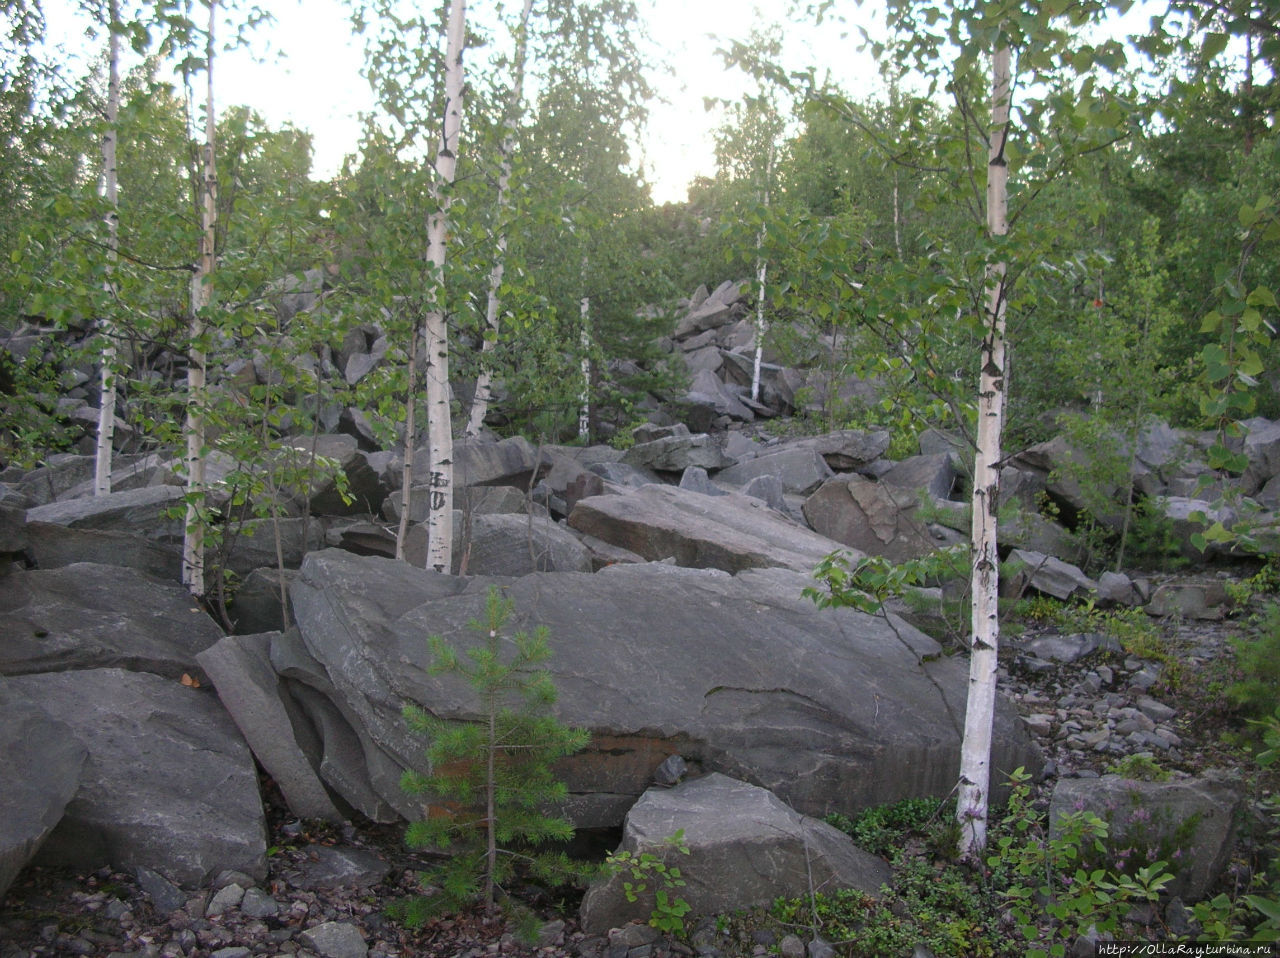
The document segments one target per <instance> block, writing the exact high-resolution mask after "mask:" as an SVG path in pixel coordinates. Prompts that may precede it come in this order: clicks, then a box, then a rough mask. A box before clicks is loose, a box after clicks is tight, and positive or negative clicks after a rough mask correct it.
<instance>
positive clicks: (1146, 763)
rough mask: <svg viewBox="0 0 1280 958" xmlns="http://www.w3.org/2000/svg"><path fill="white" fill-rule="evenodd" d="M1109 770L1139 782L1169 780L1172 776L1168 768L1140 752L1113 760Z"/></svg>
mask: <svg viewBox="0 0 1280 958" xmlns="http://www.w3.org/2000/svg"><path fill="white" fill-rule="evenodd" d="M1107 771H1108V772H1113V773H1115V774H1116V775H1119V776H1120V777H1121V778H1130V779H1133V780H1135V781H1139V782H1167V781H1169V777H1170V776H1169V771H1168V769H1166V768H1162V767H1161V765H1160V763H1159V762H1157V761H1156V760H1155V759H1154V758H1152V757H1151V756H1150V755H1143V754H1142V753H1140V752H1137V753H1134V754H1133V755H1126V756H1125V757H1124V758H1122V759H1119V760H1118V761H1116V762H1113V763H1112V764H1111V765H1110V766H1108V768H1107Z"/></svg>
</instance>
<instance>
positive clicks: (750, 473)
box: [716, 444, 834, 496]
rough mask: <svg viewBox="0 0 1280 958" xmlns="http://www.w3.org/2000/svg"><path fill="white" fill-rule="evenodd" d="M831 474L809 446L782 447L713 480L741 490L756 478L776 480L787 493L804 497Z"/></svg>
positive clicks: (726, 469)
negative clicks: (740, 487) (774, 478)
mask: <svg viewBox="0 0 1280 958" xmlns="http://www.w3.org/2000/svg"><path fill="white" fill-rule="evenodd" d="M833 475H834V473H833V472H832V471H831V467H830V466H828V465H827V463H826V460H825V459H823V458H822V455H821V454H820V453H819V452H818V450H817V449H816V448H815V447H814V446H813V445H812V444H807V445H803V446H786V447H784V448H782V449H779V450H777V451H772V452H767V453H764V454H763V455H759V456H756V457H755V458H753V459H747V460H745V461H743V462H739V463H737V464H736V465H732V466H729V467H727V468H725V469H722V470H720V472H719V473H717V474H716V479H717V480H719V481H720V482H726V483H728V484H729V485H733V486H745V485H746V484H747V483H748V482H750V481H751V480H752V479H756V478H758V477H760V476H777V477H778V479H780V480H781V481H782V487H783V489H784V490H786V491H787V492H794V493H797V494H799V495H806V496H807V495H808V494H809V493H811V492H813V491H814V490H815V489H817V488H818V486H820V485H822V483H824V482H826V481H827V480H828V479H830V478H831V477H832V476H833Z"/></svg>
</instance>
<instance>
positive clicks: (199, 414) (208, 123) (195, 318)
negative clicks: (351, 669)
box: [182, 0, 218, 596]
mask: <svg viewBox="0 0 1280 958" xmlns="http://www.w3.org/2000/svg"><path fill="white" fill-rule="evenodd" d="M208 3H209V20H208V27H207V32H206V34H205V62H204V71H205V97H204V114H203V115H204V144H203V145H202V147H201V149H200V160H201V162H200V170H199V179H198V182H199V184H200V197H199V208H200V257H199V259H198V260H197V261H196V267H195V269H194V270H193V271H192V274H191V326H190V333H189V335H190V346H189V347H188V352H187V415H186V426H185V429H184V432H185V434H186V447H187V450H186V467H187V492H186V502H187V512H186V533H185V535H184V536H183V540H182V581H183V584H184V585H185V586H186V587H187V589H188V590H189V591H190V592H191V594H192V595H197V596H200V595H204V593H205V581H204V572H205V568H204V529H205V522H206V510H207V503H206V490H205V462H206V459H205V406H206V405H207V402H208V397H207V390H206V378H207V359H206V355H205V346H204V342H205V324H206V319H207V314H208V311H209V309H210V306H211V303H212V299H213V274H214V269H215V263H216V260H215V243H216V231H217V221H218V167H217V146H216V144H217V112H216V111H215V109H214V102H213V90H214V87H213V60H214V36H215V27H216V24H217V10H218V3H217V0H208Z"/></svg>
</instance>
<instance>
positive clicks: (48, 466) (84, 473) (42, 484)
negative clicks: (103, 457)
mask: <svg viewBox="0 0 1280 958" xmlns="http://www.w3.org/2000/svg"><path fill="white" fill-rule="evenodd" d="M94 468H95V459H94V457H93V456H77V455H73V454H71V453H65V452H60V453H55V454H53V455H52V456H50V457H49V458H48V459H47V460H45V464H44V465H43V466H39V467H37V468H35V469H31V470H29V471H27V472H25V473H22V474H21V475H20V476H19V477H18V478H17V480H16V482H15V487H16V489H17V491H18V493H19V494H20V495H22V496H23V497H25V498H26V499H28V500H30V502H31V504H32V505H33V506H42V505H46V504H47V503H50V502H53V501H54V500H56V499H60V498H62V496H63V495H65V494H66V493H67V492H68V491H69V490H71V489H73V488H75V487H76V486H78V485H80V484H81V483H84V482H89V481H91V480H92V479H93V473H94Z"/></svg>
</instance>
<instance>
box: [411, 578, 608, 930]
mask: <svg viewBox="0 0 1280 958" xmlns="http://www.w3.org/2000/svg"><path fill="white" fill-rule="evenodd" d="M512 611H513V606H512V603H511V601H510V600H509V599H505V598H504V597H503V596H502V594H501V592H500V591H499V590H498V589H497V588H496V587H491V588H490V589H489V592H488V595H487V597H486V601H485V611H484V617H483V618H482V619H478V620H475V621H473V622H472V623H471V628H472V629H473V630H475V631H476V632H478V633H479V634H480V635H481V636H482V637H483V639H484V641H483V643H482V644H481V645H479V646H476V647H474V648H471V649H468V650H466V652H465V653H464V654H463V655H461V656H460V655H459V654H458V652H457V651H456V650H455V649H454V648H453V647H452V646H450V645H449V644H448V643H446V642H445V640H444V639H443V638H441V637H440V636H432V637H431V640H430V642H431V651H432V657H433V664H432V669H431V671H432V673H433V674H439V675H444V674H453V675H457V676H460V677H461V678H463V679H464V680H465V681H466V683H467V684H468V685H469V686H470V687H471V689H472V691H473V692H474V693H475V696H476V700H477V705H478V711H479V714H480V719H479V721H476V722H457V721H448V720H444V719H440V718H437V717H435V716H433V715H431V714H429V713H427V712H425V711H423V710H422V709H419V708H416V707H414V706H408V707H406V709H405V719H406V721H408V722H409V724H410V725H411V727H412V728H413V729H414V730H415V731H418V732H421V733H422V734H424V735H427V736H428V737H429V738H430V745H429V746H428V747H427V753H426V757H427V760H428V762H429V764H430V767H431V769H432V772H430V773H429V774H425V775H424V774H420V773H416V772H407V773H405V776H404V779H403V781H402V783H401V784H402V787H403V788H404V789H405V791H406V792H409V793H410V794H412V795H421V796H424V797H425V798H426V800H427V801H428V802H429V803H430V811H429V813H428V816H427V818H426V819H424V820H421V821H416V822H413V823H412V824H411V825H410V826H409V828H408V830H407V832H406V835H405V839H406V841H407V842H408V843H409V844H410V845H411V846H412V847H414V848H427V849H432V850H435V851H439V852H444V853H447V854H448V855H449V858H448V859H447V860H446V861H445V862H444V863H443V864H441V865H439V866H436V867H434V868H432V869H430V870H429V871H428V872H427V876H428V880H429V881H430V882H432V883H433V884H435V885H436V886H437V887H438V891H437V893H436V894H434V895H431V896H429V897H425V896H424V897H419V898H415V899H412V900H410V901H409V902H406V903H405V904H404V905H403V906H401V908H400V910H399V914H400V915H402V916H403V917H404V918H405V920H407V921H409V922H410V923H420V922H422V921H423V920H425V919H426V918H427V917H430V916H431V915H433V914H437V913H439V911H441V910H447V909H456V908H459V907H461V906H463V905H466V904H470V903H473V902H475V901H477V900H479V901H481V902H482V903H483V904H484V905H485V907H486V908H487V909H489V910H490V911H492V910H493V908H494V904H495V894H496V892H497V891H498V890H500V889H501V888H502V886H503V884H504V883H505V882H506V881H507V880H508V879H509V878H510V876H511V875H512V873H513V871H514V869H515V867H516V866H517V865H518V864H519V865H523V866H524V867H526V868H528V869H529V870H531V871H532V872H533V873H534V874H535V875H537V876H539V877H542V878H545V879H550V880H558V881H561V882H563V881H576V880H579V879H580V878H582V877H583V876H584V875H585V874H586V873H587V872H588V870H587V869H585V868H583V867H580V866H576V865H574V864H573V863H571V862H570V861H569V860H568V859H567V858H566V856H565V855H564V854H563V853H562V852H560V853H553V852H550V851H547V850H546V849H545V848H540V846H545V845H547V843H550V842H562V841H565V840H567V839H569V838H571V837H572V836H573V826H572V825H571V824H570V823H569V822H568V821H567V820H566V819H564V818H561V817H558V816H556V815H553V814H548V813H547V812H546V811H545V809H546V808H547V807H548V805H553V804H554V803H556V802H557V801H561V800H563V799H564V798H565V795H566V792H565V786H564V783H563V782H561V781H559V780H558V779H557V778H556V776H555V772H554V768H553V765H554V763H555V762H556V761H557V760H558V759H560V758H563V757H565V756H567V755H572V754H573V753H575V752H577V751H580V750H581V749H583V748H584V747H585V746H586V744H587V742H588V739H589V734H588V733H587V732H586V731H584V730H577V729H570V728H568V727H566V726H564V725H562V724H561V723H560V722H558V721H557V720H556V719H555V717H554V716H553V715H551V714H550V709H551V707H552V706H553V705H554V704H555V701H556V688H555V685H554V683H553V682H552V679H551V675H550V673H548V672H547V671H546V670H545V669H543V668H540V666H541V665H542V663H544V662H546V661H547V659H548V658H549V657H550V655H551V652H550V649H549V648H548V646H547V637H548V636H547V630H546V629H545V628H541V627H540V628H538V629H535V630H534V631H533V632H532V633H530V632H525V631H520V632H516V633H515V634H514V635H512V636H510V637H508V636H506V635H505V634H504V629H505V627H506V625H507V622H508V620H509V619H510V617H511V614H512Z"/></svg>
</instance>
